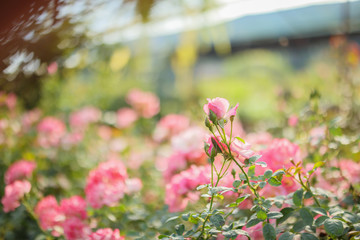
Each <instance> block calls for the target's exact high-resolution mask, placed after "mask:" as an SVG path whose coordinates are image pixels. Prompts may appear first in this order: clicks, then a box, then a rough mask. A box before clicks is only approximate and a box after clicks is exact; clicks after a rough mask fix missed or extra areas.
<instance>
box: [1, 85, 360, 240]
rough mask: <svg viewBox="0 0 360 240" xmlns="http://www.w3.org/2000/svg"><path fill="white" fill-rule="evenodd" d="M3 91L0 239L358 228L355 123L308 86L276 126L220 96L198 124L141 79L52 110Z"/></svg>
mask: <svg viewBox="0 0 360 240" xmlns="http://www.w3.org/2000/svg"><path fill="white" fill-rule="evenodd" d="M4 96H5V97H8V98H9V100H8V101H5V102H6V103H8V104H4V105H1V106H0V107H1V108H2V114H1V120H0V128H1V131H0V154H1V156H2V159H3V161H2V163H1V164H2V168H1V170H2V171H1V184H2V192H1V204H2V211H1V214H0V222H1V223H2V226H1V228H0V238H2V239H70V240H72V239H84V240H86V239H89V240H93V239H109V240H120V239H199V240H200V239H266V240H268V239H281V240H285V239H359V238H360V213H359V212H360V210H359V203H360V197H359V192H360V191H359V190H360V178H359V171H360V163H359V156H360V155H359V149H360V145H359V137H358V136H359V135H358V134H359V132H358V130H356V131H349V129H348V125H349V124H350V122H351V119H345V120H344V119H343V120H342V121H338V119H337V118H338V117H339V116H335V117H331V118H324V117H323V116H325V115H326V114H324V113H323V114H319V111H320V110H321V109H319V108H318V106H317V104H315V102H317V101H319V99H318V97H317V96H316V95H314V94H313V95H312V98H311V99H310V103H309V106H308V107H307V108H306V110H304V111H305V112H303V113H302V114H299V115H295V114H292V115H291V116H290V117H289V118H286V119H289V121H284V123H285V124H284V126H281V128H279V129H280V131H278V132H275V131H272V130H271V129H270V131H269V132H246V131H245V130H244V128H243V127H242V124H241V123H240V121H239V119H237V117H236V115H237V113H236V112H237V108H238V104H236V105H235V106H234V107H232V108H231V107H230V103H229V101H228V100H226V99H224V98H214V99H208V100H207V103H206V104H205V105H204V106H203V110H204V114H203V115H204V117H205V125H204V126H201V125H199V124H198V122H199V121H196V120H194V119H192V117H191V116H188V115H182V114H179V113H170V114H168V115H164V116H162V117H159V116H157V114H161V112H160V101H159V99H158V98H157V97H156V95H154V94H152V93H149V92H143V91H141V90H138V89H135V90H132V91H130V92H129V94H128V95H127V97H126V102H127V103H128V104H129V106H122V107H121V108H119V109H118V110H116V111H114V112H109V111H107V112H102V111H101V110H100V109H97V108H95V107H92V106H87V107H84V108H82V109H80V110H77V111H74V112H72V113H69V114H67V115H64V114H61V115H58V116H47V115H45V114H44V113H42V112H41V110H38V109H37V110H32V111H28V112H23V111H21V109H20V107H19V106H18V105H17V102H16V97H15V96H14V95H12V94H10V95H8V96H6V95H4ZM14 97H15V100H14ZM199 109H201V107H199ZM324 111H326V110H324ZM157 119H158V121H156V120H157ZM197 120H200V119H197ZM245 129H246V128H245ZM149 130H150V131H149ZM289 133H291V134H289Z"/></svg>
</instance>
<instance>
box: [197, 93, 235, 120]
mask: <svg viewBox="0 0 360 240" xmlns="http://www.w3.org/2000/svg"><path fill="white" fill-rule="evenodd" d="M207 101H208V103H207V104H205V105H204V112H205V113H206V115H208V116H209V114H210V110H211V111H213V112H214V113H215V115H216V117H217V119H218V120H220V119H223V118H229V117H231V116H235V115H236V109H237V108H238V107H239V104H236V106H235V107H233V108H232V109H230V110H229V107H230V104H229V101H228V100H226V99H225V98H219V97H217V98H213V99H210V98H208V99H207Z"/></svg>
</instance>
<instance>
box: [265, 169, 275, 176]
mask: <svg viewBox="0 0 360 240" xmlns="http://www.w3.org/2000/svg"><path fill="white" fill-rule="evenodd" d="M272 174H273V171H272V170H271V169H268V170H266V171H265V173H264V177H265V178H270V177H271V176H272Z"/></svg>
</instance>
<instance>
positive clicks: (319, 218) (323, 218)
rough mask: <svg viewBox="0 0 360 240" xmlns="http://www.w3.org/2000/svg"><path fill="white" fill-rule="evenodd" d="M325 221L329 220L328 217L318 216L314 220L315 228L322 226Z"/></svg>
mask: <svg viewBox="0 0 360 240" xmlns="http://www.w3.org/2000/svg"><path fill="white" fill-rule="evenodd" d="M326 219H329V217H328V216H320V217H318V218H317V219H316V220H315V226H316V227H320V226H321V225H323V224H324V222H325V221H326Z"/></svg>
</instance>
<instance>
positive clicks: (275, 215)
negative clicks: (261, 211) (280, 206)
mask: <svg viewBox="0 0 360 240" xmlns="http://www.w3.org/2000/svg"><path fill="white" fill-rule="evenodd" d="M283 216H284V215H283V214H282V213H281V212H275V211H273V212H268V213H267V217H268V218H270V219H279V218H282V217H283Z"/></svg>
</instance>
